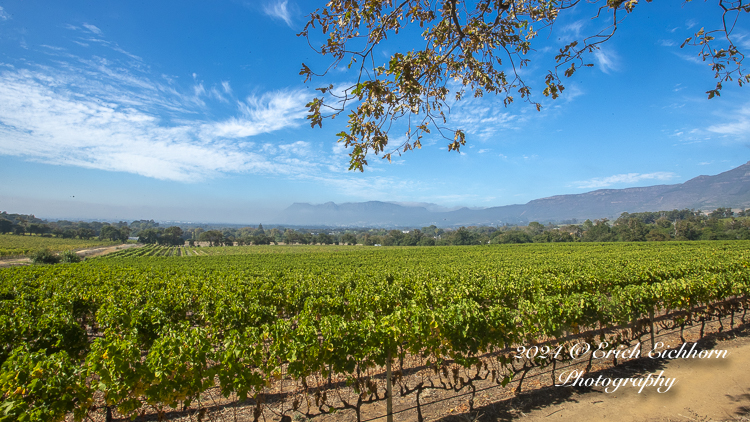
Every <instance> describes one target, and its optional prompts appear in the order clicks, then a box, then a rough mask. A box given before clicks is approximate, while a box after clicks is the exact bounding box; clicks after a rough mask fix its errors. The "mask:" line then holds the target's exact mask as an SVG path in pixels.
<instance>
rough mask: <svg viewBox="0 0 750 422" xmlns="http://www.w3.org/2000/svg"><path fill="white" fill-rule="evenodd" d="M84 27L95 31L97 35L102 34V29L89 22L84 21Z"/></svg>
mask: <svg viewBox="0 0 750 422" xmlns="http://www.w3.org/2000/svg"><path fill="white" fill-rule="evenodd" d="M83 27H84V28H86V29H88V30H89V31H91V32H93V33H94V34H96V35H102V30H101V29H99V28H98V27H96V26H95V25H91V24H88V23H84V24H83Z"/></svg>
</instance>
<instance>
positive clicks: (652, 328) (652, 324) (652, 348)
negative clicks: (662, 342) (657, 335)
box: [648, 308, 656, 350]
mask: <svg viewBox="0 0 750 422" xmlns="http://www.w3.org/2000/svg"><path fill="white" fill-rule="evenodd" d="M648 322H649V323H650V324H651V350H654V348H655V347H656V345H655V344H654V308H651V310H650V311H648Z"/></svg>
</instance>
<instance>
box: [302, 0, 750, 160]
mask: <svg viewBox="0 0 750 422" xmlns="http://www.w3.org/2000/svg"><path fill="white" fill-rule="evenodd" d="M689 1H690V0H687V1H686V3H687V2H689ZM743 1H744V2H743ZM647 2H650V0H647ZM579 3H583V2H580V0H473V1H470V0H442V1H434V0H361V1H354V0H330V1H329V2H328V3H327V5H326V7H324V8H321V9H318V10H316V11H315V12H313V13H311V14H310V19H309V21H308V22H307V25H306V26H305V27H304V29H303V30H302V31H301V32H300V34H299V35H301V36H305V37H307V39H308V42H310V45H311V46H312V47H313V48H314V49H315V50H316V51H317V52H318V53H320V54H322V55H328V56H331V57H332V59H333V60H332V63H331V65H330V67H329V68H328V69H327V70H325V71H323V72H321V73H316V72H314V71H313V70H312V69H311V68H310V67H309V66H307V65H305V64H303V65H302V70H301V71H300V74H301V75H303V76H304V77H305V81H306V82H307V81H308V80H310V79H311V78H313V77H315V76H318V77H319V76H323V75H325V74H326V73H328V71H330V70H331V69H333V68H335V67H337V66H347V67H348V68H350V69H351V68H353V69H355V70H356V71H357V80H356V82H354V83H353V84H348V85H347V86H343V87H341V86H338V87H336V86H334V85H328V86H324V87H320V88H317V90H318V91H319V92H320V95H319V96H318V97H316V98H315V99H313V100H312V101H311V102H310V103H308V104H307V107H308V109H309V110H308V111H309V114H308V119H309V120H310V124H311V126H313V127H314V126H316V125H317V126H319V127H320V126H322V122H323V119H325V118H335V117H336V116H338V115H340V114H341V113H345V112H348V123H347V129H346V130H344V131H342V132H340V133H339V134H338V138H339V139H338V140H339V142H342V143H343V144H344V146H345V147H346V148H349V149H350V151H351V152H350V166H349V169H350V170H360V171H362V170H363V169H364V166H366V165H368V162H367V156H368V154H375V155H377V156H380V157H382V158H385V159H388V160H390V159H391V156H392V154H400V153H403V152H406V151H409V150H412V149H415V148H421V145H422V143H421V140H422V138H423V136H425V134H429V133H431V132H432V131H437V133H439V134H440V135H441V136H442V137H444V138H446V139H448V142H449V144H448V150H449V151H451V150H455V151H459V149H460V148H461V146H463V145H465V143H466V135H465V131H464V129H462V128H452V127H449V125H447V119H446V115H447V112H449V110H450V104H451V102H452V101H458V100H461V98H463V97H464V96H474V97H481V96H483V95H485V94H495V95H500V96H501V97H502V98H503V102H504V103H505V105H506V106H507V105H509V104H510V103H513V102H514V101H516V100H518V99H521V100H523V101H526V102H528V103H530V104H531V105H532V106H533V107H535V108H536V109H537V110H541V107H542V105H541V103H540V102H539V101H538V100H537V98H538V97H536V96H532V88H531V87H530V86H529V83H527V80H526V79H524V74H523V73H522V72H521V70H522V68H524V67H526V66H528V65H529V58H528V56H527V53H529V52H530V51H532V50H533V48H532V41H534V40H535V39H536V38H537V36H538V35H539V31H540V30H542V29H544V28H548V27H551V26H552V25H553V24H554V23H555V21H556V19H557V18H558V16H559V14H560V13H562V12H563V11H565V10H567V9H571V8H574V7H577V6H579ZM586 3H591V2H586ZM593 3H594V4H597V2H596V1H595V2H593ZM637 4H638V0H606V1H605V2H602V1H599V7H598V10H597V13H596V15H595V16H594V18H596V19H599V20H601V22H604V23H605V24H604V25H603V29H601V30H600V31H599V32H596V33H591V34H588V35H586V36H583V37H581V39H578V40H575V41H572V42H570V43H568V44H567V45H565V46H564V47H562V48H560V49H559V51H557V52H556V54H555V55H554V65H553V66H552V68H551V69H549V70H548V72H547V73H546V75H545V76H544V80H543V81H542V82H543V86H544V88H543V91H542V94H543V95H544V96H545V97H551V98H552V99H556V98H557V97H558V96H559V95H560V94H561V93H562V92H563V90H564V89H565V86H564V84H563V80H562V78H564V77H570V76H572V75H573V74H574V73H575V72H576V71H578V70H579V69H580V68H582V67H590V66H593V64H592V63H589V62H588V57H589V54H590V53H593V52H595V51H596V50H597V49H598V45H599V44H601V43H604V42H606V41H607V40H609V39H610V38H611V37H612V36H613V35H614V34H615V32H616V31H617V28H618V26H619V25H620V24H621V22H622V20H623V18H624V16H625V15H627V14H629V13H631V12H633V11H634V10H635V9H636V6H637ZM716 10H717V14H720V15H721V22H722V25H721V27H719V28H715V29H710V28H709V29H706V28H705V27H704V28H701V29H700V30H699V31H697V32H696V33H694V34H692V36H690V37H689V38H687V39H686V40H685V42H684V43H683V44H682V46H681V48H682V47H685V46H694V47H696V48H697V49H698V50H699V55H700V57H701V58H702V59H703V61H705V62H707V63H709V64H710V65H711V70H712V72H713V73H714V76H715V78H716V79H717V82H716V86H715V87H711V89H709V90H708V91H706V94H707V95H708V98H709V99H710V98H713V97H715V96H718V95H720V93H721V89H722V86H723V83H725V82H727V81H736V82H737V83H739V85H740V86H742V85H743V84H744V83H747V82H750V74H747V73H745V70H744V69H743V67H742V61H743V59H744V55H743V54H742V53H741V52H740V50H739V48H738V46H737V44H736V43H735V42H733V39H732V35H733V31H734V29H735V26H736V24H737V21H738V19H739V18H740V16H741V15H742V14H743V13H750V4H748V3H747V2H746V1H745V0H734V1H731V0H730V1H725V0H719V1H718V7H717V9H716ZM414 26H418V30H416V31H415V30H414V28H413V27H414ZM318 30H320V31H322V33H323V34H324V35H326V36H327V38H326V40H325V42H324V43H323V44H322V45H320V46H319V47H316V46H314V45H313V42H314V41H313V40H314V39H316V34H317V32H316V31H318ZM418 41H419V42H422V44H421V45H422V46H423V47H422V48H421V49H414V50H410V51H397V52H395V53H393V54H390V58H389V59H388V60H387V61H386V63H382V64H381V63H378V62H377V60H378V59H377V58H376V57H375V56H374V52H375V47H376V46H377V45H378V44H380V43H385V42H388V43H389V45H394V46H396V47H397V48H398V46H402V45H414V43H415V42H418ZM454 81H455V82H454ZM399 119H405V120H406V126H407V130H406V133H405V137H401V134H398V136H397V137H396V139H398V141H397V142H396V143H395V144H394V143H392V142H391V139H392V138H393V137H392V136H391V135H392V134H390V133H389V131H390V130H391V129H392V128H393V125H394V123H395V122H396V121H397V120H399Z"/></svg>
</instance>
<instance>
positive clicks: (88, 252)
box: [0, 243, 143, 268]
mask: <svg viewBox="0 0 750 422" xmlns="http://www.w3.org/2000/svg"><path fill="white" fill-rule="evenodd" d="M141 246H143V245H141V244H136V243H124V244H122V245H116V246H103V247H101V248H90V249H81V250H77V251H75V252H76V254H78V256H80V257H81V258H93V257H96V256H101V255H107V254H110V253H112V252H117V251H121V250H123V249H130V248H138V247H141ZM23 265H31V258H11V259H0V268H4V267H17V266H23Z"/></svg>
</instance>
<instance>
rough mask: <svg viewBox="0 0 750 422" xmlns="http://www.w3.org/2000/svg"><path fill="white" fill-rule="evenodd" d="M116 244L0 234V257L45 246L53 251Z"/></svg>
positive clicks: (28, 252) (19, 253)
mask: <svg viewBox="0 0 750 422" xmlns="http://www.w3.org/2000/svg"><path fill="white" fill-rule="evenodd" d="M118 244H120V242H111V241H101V240H96V239H94V240H83V239H61V238H56V237H43V236H16V235H9V234H0V258H3V257H10V256H24V255H28V254H31V253H32V252H35V251H38V250H40V249H45V248H47V249H50V250H52V251H54V252H60V251H65V250H76V249H87V248H95V247H102V246H112V245H118Z"/></svg>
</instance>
